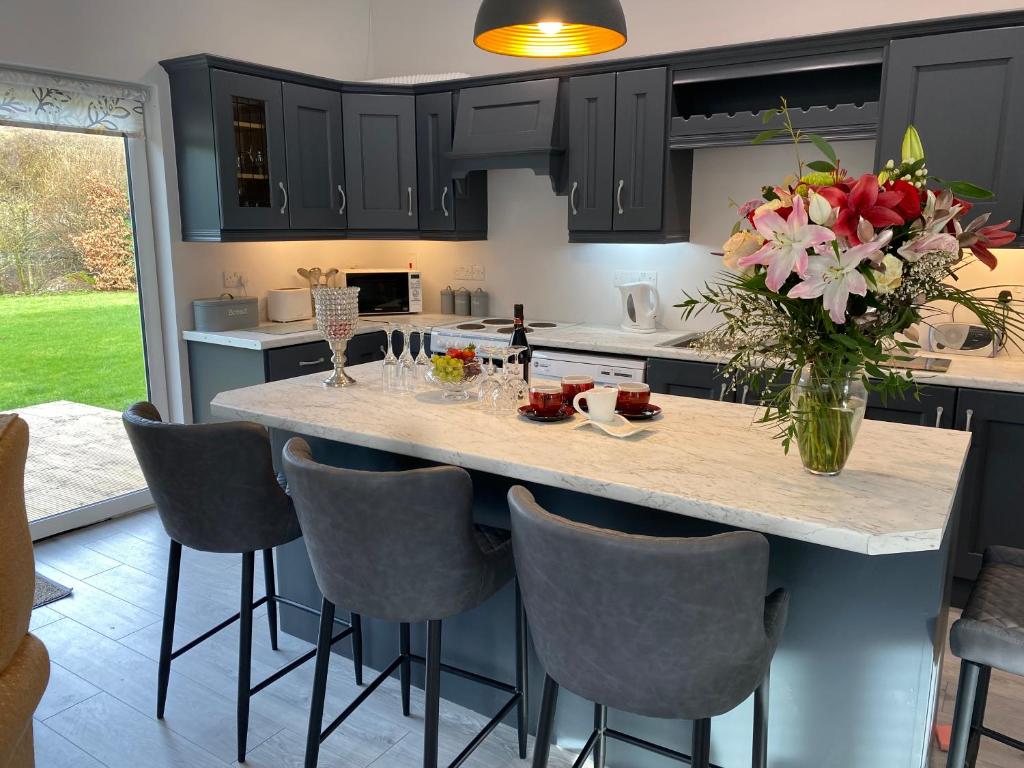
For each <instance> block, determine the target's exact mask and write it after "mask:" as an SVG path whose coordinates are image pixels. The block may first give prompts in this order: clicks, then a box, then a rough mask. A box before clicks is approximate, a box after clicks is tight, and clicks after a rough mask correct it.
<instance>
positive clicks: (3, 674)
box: [0, 414, 50, 768]
mask: <svg viewBox="0 0 1024 768" xmlns="http://www.w3.org/2000/svg"><path fill="white" fill-rule="evenodd" d="M27 454H28V425H27V424H25V422H24V421H23V420H22V419H20V418H18V417H17V416H15V415H13V414H0V768H31V766H33V765H34V764H35V758H34V755H33V744H32V713H33V712H35V709H36V706H38V704H39V700H40V699H41V698H42V696H43V691H44V690H45V689H46V683H47V682H48V681H49V679H50V657H49V655H48V654H47V653H46V646H44V645H43V644H42V642H40V640H39V639H38V638H36V637H35V636H34V635H30V634H29V633H28V622H29V618H30V617H31V615H32V597H33V593H34V591H35V559H34V558H33V556H32V539H31V537H30V536H29V531H28V518H27V517H26V515H25V458H26V455H27Z"/></svg>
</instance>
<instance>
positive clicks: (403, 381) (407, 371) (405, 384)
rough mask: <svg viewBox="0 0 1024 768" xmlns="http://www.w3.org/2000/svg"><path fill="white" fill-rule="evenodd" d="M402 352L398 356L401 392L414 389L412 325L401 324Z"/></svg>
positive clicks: (414, 364) (414, 362)
mask: <svg viewBox="0 0 1024 768" xmlns="http://www.w3.org/2000/svg"><path fill="white" fill-rule="evenodd" d="M398 330H399V331H401V332H402V342H403V348H402V354H401V355H399V356H398V389H399V390H400V391H401V392H403V393H408V392H415V391H416V360H415V359H414V358H413V356H412V349H410V347H411V336H412V326H411V325H402V326H400V327H399V329H398Z"/></svg>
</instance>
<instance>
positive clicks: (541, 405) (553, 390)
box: [530, 383, 562, 416]
mask: <svg viewBox="0 0 1024 768" xmlns="http://www.w3.org/2000/svg"><path fill="white" fill-rule="evenodd" d="M530 407H532V408H533V412H534V413H536V414H537V415H538V416H555V415H557V414H558V412H559V411H560V410H562V388H561V387H560V386H559V385H558V384H553V383H552V384H547V383H545V384H534V385H532V386H531V387H530Z"/></svg>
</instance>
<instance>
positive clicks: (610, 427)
mask: <svg viewBox="0 0 1024 768" xmlns="http://www.w3.org/2000/svg"><path fill="white" fill-rule="evenodd" d="M580 415H581V416H583V417H585V418H584V419H583V421H581V422H580V423H579V424H577V425H576V426H575V427H573V429H579V428H580V427H585V426H587V425H588V424H591V425H593V426H595V427H597V428H598V429H600V430H601V431H602V432H604V433H605V434H606V435H611V436H612V437H632V436H633V435H639V434H640V433H641V432H646V431H647V427H646V426H645V425H643V424H634V423H633V422H632V421H630V420H629V419H627V418H626V417H625V416H620V415H619V414H615V419H614V420H613V421H607V422H606V421H594V420H593V419H591V418H589V417H587V415H586V414H585V413H581V414H580Z"/></svg>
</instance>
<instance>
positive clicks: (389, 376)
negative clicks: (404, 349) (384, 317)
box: [381, 323, 398, 392]
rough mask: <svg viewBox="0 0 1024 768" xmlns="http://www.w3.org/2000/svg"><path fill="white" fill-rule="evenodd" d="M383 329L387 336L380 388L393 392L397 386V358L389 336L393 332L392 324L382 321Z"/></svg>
mask: <svg viewBox="0 0 1024 768" xmlns="http://www.w3.org/2000/svg"><path fill="white" fill-rule="evenodd" d="M384 330H385V331H386V332H387V336H388V349H387V353H386V354H385V355H384V367H383V369H382V371H381V389H383V390H384V391H385V392H394V391H395V389H396V388H397V387H398V358H397V357H395V350H394V346H393V344H392V343H391V337H392V335H393V334H394V332H395V328H394V324H392V323H384Z"/></svg>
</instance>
